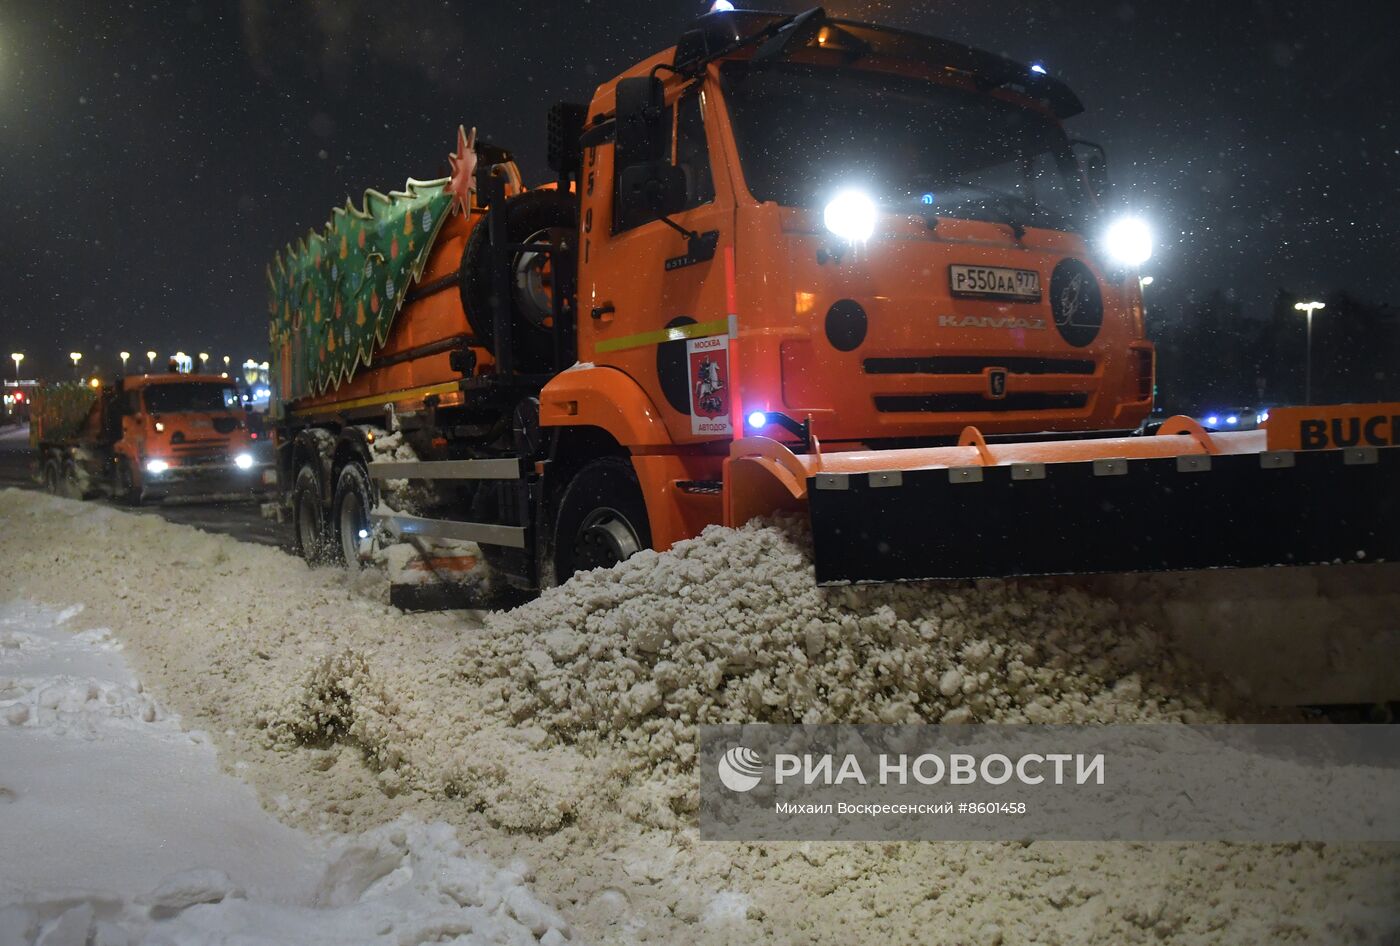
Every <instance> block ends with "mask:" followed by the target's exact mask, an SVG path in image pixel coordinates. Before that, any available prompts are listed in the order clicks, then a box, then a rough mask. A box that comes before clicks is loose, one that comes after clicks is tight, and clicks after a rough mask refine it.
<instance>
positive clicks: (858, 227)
mask: <svg viewBox="0 0 1400 946" xmlns="http://www.w3.org/2000/svg"><path fill="white" fill-rule="evenodd" d="M877 213H878V211H876V209H875V201H873V200H871V199H870V197H869V196H868V195H866V194H863V193H861V192H860V191H856V190H849V191H842V192H841V193H839V194H837V195H836V196H835V197H833V198H832V199H831V203H829V204H827V205H826V209H825V210H824V211H822V221H823V222H824V223H825V224H826V228H827V229H828V230H830V231H831V232H832V233H834V234H836V235H837V236H839V237H840V238H841V239H843V240H847V241H849V242H851V243H864V242H865V241H866V240H868V239H870V237H871V235H872V234H874V233H875V217H876V214H877Z"/></svg>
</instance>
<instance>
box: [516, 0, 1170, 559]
mask: <svg viewBox="0 0 1400 946" xmlns="http://www.w3.org/2000/svg"><path fill="white" fill-rule="evenodd" d="M1081 110H1082V107H1081V105H1080V103H1079V101H1078V99H1077V98H1076V97H1075V96H1074V94H1073V93H1072V92H1071V91H1070V90H1069V89H1068V88H1067V87H1066V86H1064V85H1063V84H1062V83H1060V82H1059V81H1057V80H1055V79H1054V78H1052V77H1050V76H1048V75H1046V74H1045V72H1044V70H1043V69H1039V68H1032V67H1029V66H1026V65H1022V64H1019V63H1014V62H1011V61H1009V60H1006V59H1003V58H1002V57H999V56H995V55H992V54H989V53H984V52H981V51H978V50H974V49H970V48H968V47H964V46H961V45H959V44H956V43H951V42H948V41H945V40H940V39H935V38H931V37H925V36H919V35H915V34H911V33H905V32H901V31H898V30H892V29H888V28H883V27H878V26H872V25H869V24H862V23H856V22H852V21H847V20H843V19H836V18H830V17H826V16H825V15H823V14H822V13H821V11H811V13H809V14H803V15H799V16H797V17H784V16H778V15H771V14H757V13H742V12H726V13H715V14H711V15H709V16H706V17H703V18H702V19H701V20H700V21H699V23H698V24H697V26H696V28H695V29H694V30H693V31H691V32H689V33H687V34H686V35H685V36H684V37H682V39H681V41H680V42H679V43H678V44H677V46H676V47H675V48H673V49H670V50H666V51H665V52H662V53H660V54H658V55H656V56H654V57H652V58H650V59H648V60H646V61H644V62H641V63H639V64H637V65H636V66H635V67H633V68H632V69H630V70H628V71H627V72H626V73H624V74H622V75H621V76H619V77H618V78H617V79H615V80H613V81H611V82H609V83H606V84H604V85H603V86H601V87H600V88H599V89H598V90H597V92H596V94H595V96H594V98H593V100H592V102H591V103H590V104H589V106H588V109H587V116H588V118H587V121H586V124H585V127H584V129H583V133H582V142H583V146H582V149H581V155H580V162H581V172H580V179H581V181H582V185H581V194H580V220H581V232H580V235H579V241H580V243H579V264H578V273H579V275H578V312H579V318H578V332H577V334H578V358H579V361H580V362H581V363H582V364H584V365H586V366H587V367H586V368H584V369H583V370H579V371H571V372H567V373H565V374H563V375H561V376H560V377H558V378H556V379H555V380H554V381H552V382H550V383H549V384H547V385H546V386H545V388H544V392H543V394H542V395H541V402H542V406H541V422H542V424H544V425H545V426H551V425H558V426H561V427H563V426H568V425H575V424H578V423H580V415H581V414H582V415H583V416H584V418H586V419H585V420H584V422H586V423H596V424H599V425H607V426H610V427H611V429H610V433H612V434H613V435H614V436H616V437H618V438H619V440H620V441H621V442H623V443H626V444H627V445H628V447H629V449H630V451H631V454H632V459H633V462H634V464H635V465H636V466H637V469H638V474H639V477H640V478H641V480H642V486H643V490H642V491H643V493H644V494H645V495H646V496H647V498H648V502H647V505H648V513H649V518H650V519H651V520H652V522H651V528H652V536H653V538H654V539H656V538H660V539H661V542H660V544H658V547H665V545H666V544H668V541H669V540H670V539H673V538H678V537H680V536H682V535H685V534H694V532H695V531H696V526H697V525H698V524H699V523H702V522H704V521H714V520H715V519H717V518H719V516H720V510H719V508H718V505H717V504H718V502H719V498H718V496H717V495H716V494H715V493H714V492H713V491H710V492H704V493H698V494H685V493H684V492H683V491H680V490H678V488H677V486H676V485H675V484H677V483H681V482H692V483H693V482H712V481H718V480H720V479H721V466H722V463H723V460H724V458H725V456H727V454H728V453H729V452H730V447H729V442H730V441H731V440H733V439H735V438H739V437H745V436H750V435H759V436H762V437H766V438H770V439H773V440H776V441H779V442H780V443H783V444H786V445H788V446H789V447H791V448H792V449H793V450H795V451H797V452H803V451H806V450H809V449H810V447H811V444H812V443H813V442H814V441H815V442H819V443H820V444H821V445H822V446H823V448H825V449H835V450H846V451H870V450H884V449H888V448H893V447H927V446H935V445H943V444H952V443H955V442H956V441H957V439H958V437H959V435H960V434H961V432H962V431H963V430H964V429H965V428H967V427H969V426H975V427H976V428H977V429H978V430H979V431H981V432H982V433H983V434H985V435H987V436H989V437H997V436H1019V437H1025V436H1026V435H1030V434H1037V433H1041V432H1057V433H1059V432H1071V431H1083V432H1089V431H1093V432H1109V431H1118V432H1122V433H1127V432H1131V431H1132V430H1134V429H1135V428H1137V427H1138V426H1139V425H1140V424H1141V423H1142V422H1143V420H1144V419H1145V418H1146V417H1147V416H1148V414H1149V413H1150V411H1151V406H1152V388H1153V371H1154V363H1153V362H1154V352H1153V347H1152V344H1151V343H1150V342H1149V341H1147V340H1146V338H1145V333H1144V324H1143V309H1142V295H1141V289H1140V285H1139V281H1138V273H1137V269H1136V264H1137V263H1138V262H1140V261H1141V258H1142V252H1143V249H1144V248H1143V246H1142V241H1143V240H1144V239H1146V237H1145V235H1144V234H1143V233H1142V228H1141V225H1140V224H1139V223H1138V222H1136V221H1134V220H1131V219H1121V220H1119V219H1113V218H1111V215H1109V214H1108V213H1107V212H1105V210H1104V209H1103V207H1102V206H1101V193H1100V192H1101V191H1102V190H1103V177H1104V175H1103V173H1102V164H1101V157H1100V156H1099V155H1097V154H1093V153H1092V152H1090V153H1089V155H1088V159H1087V160H1081V157H1080V156H1079V155H1078V154H1077V153H1076V150H1075V144H1074V143H1073V142H1072V141H1071V140H1070V139H1069V137H1068V136H1067V135H1066V133H1065V131H1064V128H1063V126H1062V122H1063V121H1064V120H1065V119H1068V118H1070V117H1071V116H1073V115H1075V114H1077V113H1078V112H1080V111H1081ZM707 340H709V344H710V345H711V346H712V350H713V351H714V353H715V354H714V355H713V357H712V358H711V360H710V361H708V362H707V361H706V358H705V356H704V354H703V353H702V352H701V351H700V349H702V348H704V346H705V344H706V341H707ZM716 362H719V363H721V364H722V365H723V374H724V378H723V379H720V380H719V382H718V383H719V384H721V385H722V386H724V387H725V388H726V391H725V396H724V397H722V398H718V399H717V398H716V397H714V396H710V397H709V398H708V401H707V402H706V403H702V400H704V398H703V396H702V395H700V394H699V393H698V392H700V391H701V390H702V389H703V388H711V387H713V386H714V384H715V383H716V382H715V381H714V380H702V379H701V378H700V376H699V372H700V371H701V370H707V371H709V372H711V373H713V371H714V368H713V367H704V368H703V369H702V366H712V365H713V364H715V363H716ZM632 387H635V388H636V389H637V390H636V391H635V392H632V391H629V389H630V388H632ZM598 392H603V393H598ZM629 398H631V399H632V400H634V401H637V402H639V403H641V402H644V403H645V405H646V406H647V408H649V409H650V410H649V411H644V412H643V413H649V414H650V416H651V417H653V418H654V422H649V423H648V424H646V425H645V427H646V430H645V434H644V435H643V436H641V437H638V436H637V434H638V433H639V432H638V431H633V430H624V429H622V428H621V427H620V426H619V425H617V424H615V423H611V424H610V421H609V419H608V417H607V416H606V415H607V414H608V413H609V411H610V408H609V407H608V406H607V405H611V404H615V403H618V402H625V401H627V400H628V399H629ZM590 404H597V405H598V406H597V409H596V410H590V408H589V405H590ZM717 407H720V408H722V409H721V410H716V408H717ZM628 438H630V442H629V439H628Z"/></svg>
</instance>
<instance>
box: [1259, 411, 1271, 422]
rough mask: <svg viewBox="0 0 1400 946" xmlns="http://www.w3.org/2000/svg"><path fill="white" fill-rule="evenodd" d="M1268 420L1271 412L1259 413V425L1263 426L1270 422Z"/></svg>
mask: <svg viewBox="0 0 1400 946" xmlns="http://www.w3.org/2000/svg"><path fill="white" fill-rule="evenodd" d="M1268 419H1269V412H1268V411H1260V412H1259V416H1258V418H1257V420H1258V421H1259V423H1261V424H1262V423H1264V421H1266V420H1268Z"/></svg>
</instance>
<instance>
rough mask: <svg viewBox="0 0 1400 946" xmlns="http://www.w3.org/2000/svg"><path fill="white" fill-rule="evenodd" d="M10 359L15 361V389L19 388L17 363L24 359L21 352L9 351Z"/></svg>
mask: <svg viewBox="0 0 1400 946" xmlns="http://www.w3.org/2000/svg"><path fill="white" fill-rule="evenodd" d="M10 360H11V361H13V362H14V363H15V390H16V391H18V390H19V363H20V362H21V361H23V360H24V353H23V352H17V351H14V352H10Z"/></svg>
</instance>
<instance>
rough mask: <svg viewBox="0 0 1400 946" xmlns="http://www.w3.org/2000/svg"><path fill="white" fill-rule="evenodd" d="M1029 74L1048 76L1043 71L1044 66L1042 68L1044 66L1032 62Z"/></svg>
mask: <svg viewBox="0 0 1400 946" xmlns="http://www.w3.org/2000/svg"><path fill="white" fill-rule="evenodd" d="M1031 72H1034V73H1035V74H1036V75H1038V76H1043V75H1047V74H1048V73H1046V71H1045V66H1044V64H1042V63H1038V62H1033V63H1031Z"/></svg>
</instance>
